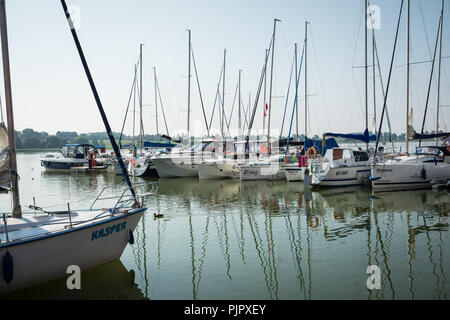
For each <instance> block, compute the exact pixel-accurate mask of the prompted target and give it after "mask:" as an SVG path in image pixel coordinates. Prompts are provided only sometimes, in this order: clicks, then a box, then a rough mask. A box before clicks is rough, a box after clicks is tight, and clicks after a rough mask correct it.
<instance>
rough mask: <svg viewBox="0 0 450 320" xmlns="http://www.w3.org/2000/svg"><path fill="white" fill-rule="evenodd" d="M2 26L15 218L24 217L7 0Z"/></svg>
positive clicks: (1, 8) (0, 13)
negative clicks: (15, 124) (20, 191)
mask: <svg viewBox="0 0 450 320" xmlns="http://www.w3.org/2000/svg"><path fill="white" fill-rule="evenodd" d="M0 28H1V38H2V39H1V41H2V58H3V76H4V82H5V100H6V117H7V121H8V141H9V153H10V166H11V172H12V175H11V191H12V196H13V208H12V209H13V210H12V214H13V217H14V218H21V217H22V207H21V206H20V199H19V183H18V181H17V158H16V141H15V138H14V115H13V107H12V94H11V73H10V69H9V49H8V30H7V27H6V9H5V0H1V1H0Z"/></svg>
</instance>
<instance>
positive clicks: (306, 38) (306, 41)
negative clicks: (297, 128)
mask: <svg viewBox="0 0 450 320" xmlns="http://www.w3.org/2000/svg"><path fill="white" fill-rule="evenodd" d="M308 23H309V22H308V21H305V139H306V137H307V136H308Z"/></svg>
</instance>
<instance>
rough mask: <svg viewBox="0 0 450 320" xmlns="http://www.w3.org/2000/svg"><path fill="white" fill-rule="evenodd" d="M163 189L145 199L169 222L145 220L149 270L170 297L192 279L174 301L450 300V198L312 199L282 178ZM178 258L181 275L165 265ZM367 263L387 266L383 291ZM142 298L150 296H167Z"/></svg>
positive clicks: (318, 194)
mask: <svg viewBox="0 0 450 320" xmlns="http://www.w3.org/2000/svg"><path fill="white" fill-rule="evenodd" d="M158 183H159V191H158V195H157V196H156V197H155V198H153V199H148V206H149V209H150V211H151V210H154V211H155V212H164V218H163V219H156V220H155V219H153V217H151V215H147V216H146V223H147V222H148V223H149V224H150V231H148V232H149V233H150V235H149V236H150V238H155V236H156V239H155V240H154V241H153V240H150V241H147V243H146V244H144V246H145V245H147V246H150V251H151V252H153V256H152V255H150V257H148V259H150V265H149V267H150V268H156V270H157V273H158V276H157V277H152V276H151V275H150V278H160V277H162V278H164V279H166V280H168V281H169V282H168V284H169V288H168V289H169V290H170V288H171V289H173V290H175V287H176V285H175V283H178V281H181V282H185V284H186V285H187V283H186V281H187V280H186V279H187V278H189V279H190V285H189V286H190V288H191V290H190V294H189V293H187V292H186V291H185V290H178V292H176V293H175V296H174V298H177V297H179V298H186V299H214V298H218V299H224V298H236V297H238V298H249V297H252V298H255V299H258V298H261V299H315V298H351V299H355V298H357V299H416V298H429V299H435V298H436V299H446V297H447V295H448V290H449V289H448V285H447V277H448V271H447V270H448V268H446V266H447V265H448V253H447V252H446V251H445V250H444V248H445V246H446V245H447V246H448V242H449V238H448V210H447V208H448V206H449V204H450V195H449V194H448V193H447V192H446V191H434V190H424V191H408V192H395V193H386V194H382V195H380V196H379V195H377V196H376V197H375V196H373V195H372V192H371V190H370V189H365V188H360V187H358V188H345V189H339V190H336V189H334V190H320V191H314V192H310V191H305V190H303V187H302V185H301V184H292V183H286V182H280V181H277V182H263V181H248V182H240V181H235V180H222V181H199V180H197V179H160V180H159V181H158ZM168 201H170V204H169V203H168ZM174 233H175V234H174ZM164 246H173V248H172V249H167V248H166V249H164ZM173 255H180V257H183V258H185V260H184V259H181V258H180V259H175V258H174V257H173ZM144 260H145V259H144ZM174 261H176V262H177V263H179V264H180V268H174V267H170V268H169V267H168V264H170V263H173V262H174ZM188 261H189V262H188ZM369 265H377V266H379V267H380V269H381V273H382V281H381V289H380V290H374V291H372V290H369V289H367V287H366V280H367V277H368V275H367V274H366V269H367V266H369ZM181 266H182V267H181ZM188 269H190V272H188V271H187V270H188ZM147 272H148V271H147ZM150 273H151V272H150ZM424 274H426V276H425V277H424ZM425 279H428V280H429V281H426V280H425ZM431 279H433V280H431ZM158 280H159V279H158ZM150 282H152V281H151V279H150ZM171 286H173V287H171ZM150 287H151V288H153V290H157V288H158V287H157V286H156V284H154V285H153V286H152V285H150ZM218 288H220V291H218ZM145 292H146V293H145V294H146V296H147V297H151V298H152V297H154V298H169V297H168V296H166V295H165V293H164V294H161V295H159V294H158V292H154V291H151V290H150V291H145ZM172 292H173V291H172Z"/></svg>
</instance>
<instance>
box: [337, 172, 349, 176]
mask: <svg viewBox="0 0 450 320" xmlns="http://www.w3.org/2000/svg"><path fill="white" fill-rule="evenodd" d="M347 174H348V171H337V172H336V175H337V176H346V175H347Z"/></svg>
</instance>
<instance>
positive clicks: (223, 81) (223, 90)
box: [222, 49, 227, 138]
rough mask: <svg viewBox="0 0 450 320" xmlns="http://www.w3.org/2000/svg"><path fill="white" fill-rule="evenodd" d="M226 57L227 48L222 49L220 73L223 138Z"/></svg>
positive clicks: (223, 134) (223, 131)
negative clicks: (221, 71)
mask: <svg viewBox="0 0 450 320" xmlns="http://www.w3.org/2000/svg"><path fill="white" fill-rule="evenodd" d="M226 59H227V49H224V50H223V73H222V137H223V138H225V121H226V119H225V63H226Z"/></svg>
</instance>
